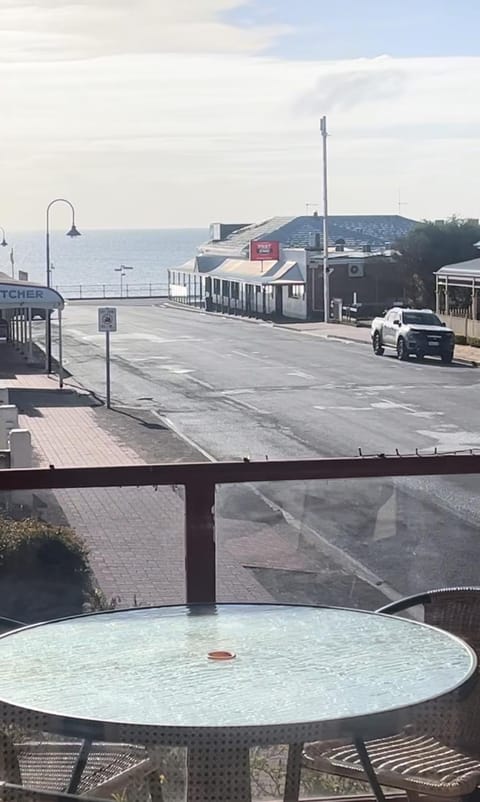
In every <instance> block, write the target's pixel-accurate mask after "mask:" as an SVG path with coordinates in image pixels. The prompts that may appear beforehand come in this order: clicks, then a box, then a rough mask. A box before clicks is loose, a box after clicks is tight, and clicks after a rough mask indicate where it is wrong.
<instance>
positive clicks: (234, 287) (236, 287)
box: [232, 281, 240, 301]
mask: <svg viewBox="0 0 480 802" xmlns="http://www.w3.org/2000/svg"><path fill="white" fill-rule="evenodd" d="M239 290H240V285H239V284H236V283H235V282H234V281H232V298H233V299H234V300H235V301H238V299H239V297H240V292H239Z"/></svg>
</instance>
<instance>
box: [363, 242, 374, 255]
mask: <svg viewBox="0 0 480 802" xmlns="http://www.w3.org/2000/svg"><path fill="white" fill-rule="evenodd" d="M362 251H363V253H371V252H372V246H371V245H370V244H367V245H362Z"/></svg>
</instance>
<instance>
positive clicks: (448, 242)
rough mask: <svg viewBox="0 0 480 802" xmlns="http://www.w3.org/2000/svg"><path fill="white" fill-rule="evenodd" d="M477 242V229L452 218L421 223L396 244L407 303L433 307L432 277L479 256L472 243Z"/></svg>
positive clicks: (474, 223) (472, 225)
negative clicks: (445, 267)
mask: <svg viewBox="0 0 480 802" xmlns="http://www.w3.org/2000/svg"><path fill="white" fill-rule="evenodd" d="M479 240H480V225H479V224H478V223H476V222H475V221H469V220H460V219H458V218H456V217H452V218H450V219H449V220H447V221H446V222H445V223H431V222H428V221H424V222H423V223H419V224H418V225H416V226H415V228H413V229H412V230H411V231H410V232H409V234H407V235H406V236H405V237H403V238H402V239H401V240H400V241H399V242H398V243H397V250H398V252H399V255H398V257H397V258H398V260H399V261H400V263H401V265H402V268H403V271H404V276H405V289H406V295H407V298H408V301H409V302H410V303H413V304H415V305H419V306H428V307H431V306H434V304H435V276H434V273H435V271H436V270H438V269H439V268H440V267H443V266H444V265H450V264H455V263H456V262H465V261H466V260H468V259H475V258H478V257H479V256H480V253H479V251H478V248H475V247H474V243H476V242H478V241H479Z"/></svg>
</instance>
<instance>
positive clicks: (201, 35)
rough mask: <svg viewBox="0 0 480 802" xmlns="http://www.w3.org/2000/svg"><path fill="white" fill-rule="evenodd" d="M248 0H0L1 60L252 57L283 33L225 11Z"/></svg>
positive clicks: (241, 5)
mask: <svg viewBox="0 0 480 802" xmlns="http://www.w3.org/2000/svg"><path fill="white" fill-rule="evenodd" d="M248 2H249V0H0V61H3V62H17V63H18V62H32V61H33V62H36V61H49V60H50V61H51V60H54V61H57V60H69V61H74V60H77V59H86V58H95V57H99V56H109V55H119V54H136V53H172V52H175V53H187V52H195V53H212V52H213V53H214V52H223V53H235V52H240V53H253V52H257V51H261V50H263V49H264V48H266V47H267V46H269V45H270V44H271V43H272V41H273V40H274V39H275V38H276V37H277V36H279V35H280V34H281V33H282V32H283V31H284V30H285V29H284V28H282V27H280V26H279V27H272V26H267V25H265V26H258V27H256V28H255V29H253V30H252V29H248V30H247V29H244V28H242V27H239V26H235V25H233V24H230V23H229V22H228V17H227V16H226V15H227V12H228V11H231V10H233V9H235V8H238V7H243V6H245V5H248Z"/></svg>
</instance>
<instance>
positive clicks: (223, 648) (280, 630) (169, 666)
mask: <svg viewBox="0 0 480 802" xmlns="http://www.w3.org/2000/svg"><path fill="white" fill-rule="evenodd" d="M475 668H476V657H475V654H474V652H473V651H472V650H471V649H470V647H469V646H467V645H466V644H465V643H464V642H463V641H461V640H460V639H458V638H456V637H455V636H453V635H450V634H449V633H447V632H444V631H441V630H437V629H433V628H431V627H428V626H426V625H424V624H419V623H416V622H413V621H409V620H406V619H402V618H397V617H395V616H386V615H378V614H375V613H367V612H363V611H357V610H345V609H336V608H322V607H303V606H286V605H254V604H252V605H233V604H232V605H223V604H218V605H211V606H188V607H187V606H182V607H162V608H149V609H135V610H127V611H115V612H108V613H100V614H95V615H88V616H82V617H79V618H71V619H66V620H62V621H58V622H51V623H46V624H40V625H35V626H32V627H27V628H24V629H22V630H17V631H15V632H12V633H9V634H7V635H4V636H3V637H1V638H0V714H1V717H2V720H3V722H4V723H15V724H17V725H20V726H22V725H23V726H27V727H29V728H34V729H38V730H43V731H50V732H54V733H59V734H65V735H70V736H80V737H84V738H88V739H92V740H107V741H117V742H131V743H141V744H145V745H147V746H156V745H170V746H186V747H188V748H189V760H188V765H189V777H188V780H189V786H188V787H189V799H190V800H195V801H196V802H197V801H201V802H203V800H207V799H208V800H212V799H214V798H216V797H217V796H218V795H219V794H220V796H221V798H222V799H224V800H225V802H227V800H230V801H231V800H242V802H243V801H244V800H245V799H247V798H248V790H247V780H248V777H249V771H248V748H249V747H250V746H252V745H258V744H274V743H283V744H290V743H293V744H299V743H302V742H304V741H315V740H320V739H322V738H336V737H352V738H362V739H363V738H371V737H382V736H384V735H388V734H392V733H394V732H395V731H398V730H399V729H400V728H401V727H402V726H403V725H404V724H405V723H406V722H407V721H408V718H409V713H411V708H412V707H413V706H415V705H418V704H420V703H422V702H425V701H427V700H430V699H433V698H437V697H440V696H443V695H445V694H448V693H451V692H452V691H453V690H455V689H457V688H459V687H461V686H463V685H465V683H467V681H468V680H469V679H470V678H471V677H472V676H473V674H474V672H475ZM219 798H220V797H219Z"/></svg>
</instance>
